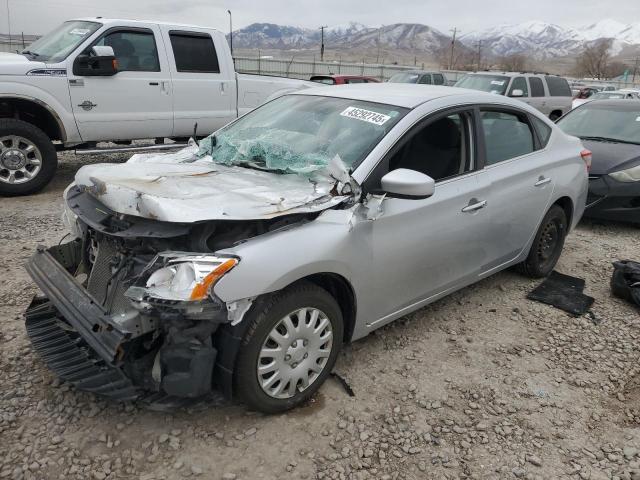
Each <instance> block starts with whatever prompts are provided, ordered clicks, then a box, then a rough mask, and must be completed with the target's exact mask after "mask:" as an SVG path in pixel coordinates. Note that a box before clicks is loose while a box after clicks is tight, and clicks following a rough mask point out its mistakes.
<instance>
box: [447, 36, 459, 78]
mask: <svg viewBox="0 0 640 480" xmlns="http://www.w3.org/2000/svg"><path fill="white" fill-rule="evenodd" d="M449 31H450V32H453V37H452V38H451V56H450V57H449V70H453V49H454V48H456V33H458V28H457V27H453V30H449Z"/></svg>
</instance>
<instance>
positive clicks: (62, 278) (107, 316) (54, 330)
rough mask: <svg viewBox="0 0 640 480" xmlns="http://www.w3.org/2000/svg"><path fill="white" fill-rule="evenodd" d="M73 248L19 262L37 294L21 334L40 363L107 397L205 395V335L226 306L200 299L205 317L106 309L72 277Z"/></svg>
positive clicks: (209, 359) (209, 353)
mask: <svg viewBox="0 0 640 480" xmlns="http://www.w3.org/2000/svg"><path fill="white" fill-rule="evenodd" d="M81 250H82V248H81V242H80V241H79V240H76V241H73V242H70V243H67V244H63V245H59V246H56V247H52V248H49V249H45V248H44V247H39V248H38V250H37V251H36V253H35V254H34V255H33V257H32V258H31V259H30V260H29V261H28V263H27V266H26V268H27V271H28V272H29V274H30V275H31V277H32V278H33V280H34V282H35V283H36V284H37V286H38V287H39V288H40V289H41V290H42V292H43V294H44V296H37V297H36V298H34V300H33V301H32V303H31V305H30V306H29V308H28V309H27V311H26V314H25V317H26V328H27V333H28V335H29V337H30V339H31V341H32V343H33V346H34V348H35V349H36V351H38V353H39V354H40V355H41V357H42V358H43V360H44V361H45V362H46V363H47V364H48V366H49V367H50V368H51V369H52V370H53V371H54V372H55V373H56V374H57V375H58V376H60V377H61V378H62V379H64V380H66V381H68V382H70V383H71V384H73V385H74V386H75V387H77V388H78V389H79V390H85V391H89V392H93V393H96V394H100V395H103V396H107V397H110V398H112V399H115V400H133V399H136V398H140V397H142V396H155V397H157V396H158V395H160V396H167V397H181V398H198V397H201V396H203V395H206V394H207V393H209V392H210V391H211V389H212V387H213V384H214V383H215V379H214V367H215V366H216V357H217V354H218V350H217V348H216V347H215V346H214V343H213V339H214V334H215V333H216V331H217V329H218V327H219V326H220V325H221V324H223V323H228V321H229V320H228V313H227V308H226V306H225V305H224V304H223V303H222V302H219V301H214V300H213V299H210V300H208V301H207V302H206V305H205V306H204V310H203V311H205V312H206V320H203V318H202V315H201V316H200V317H197V316H196V318H190V317H189V315H188V314H185V313H184V312H183V311H181V310H180V309H179V308H175V306H174V305H171V304H168V305H150V306H148V308H147V309H146V312H140V311H137V310H136V309H135V308H133V307H131V308H130V309H127V310H122V309H121V310H118V311H117V312H113V311H109V309H108V307H105V306H104V302H101V301H99V300H97V299H96V296H95V295H92V294H91V293H90V292H89V291H88V290H87V289H86V288H85V286H84V284H83V283H82V280H81V279H80V278H79V277H78V276H74V272H76V271H77V270H78V265H80V263H81V260H80V258H81V255H82V253H81ZM90 275H91V274H90ZM85 283H86V281H85ZM118 291H119V292H120V293H121V291H122V290H121V289H120V290H118ZM116 293H118V292H116ZM106 296H107V295H105V297H106ZM118 302H120V303H119V304H120V305H122V304H123V303H122V302H125V303H126V300H125V299H120V300H119V301H118ZM118 302H116V303H118ZM169 303H171V302H169ZM226 370H227V374H228V373H230V372H229V371H228V370H229V369H228V368H227V369H226ZM227 376H228V375H227Z"/></svg>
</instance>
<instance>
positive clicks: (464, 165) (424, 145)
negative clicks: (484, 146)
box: [389, 112, 473, 181]
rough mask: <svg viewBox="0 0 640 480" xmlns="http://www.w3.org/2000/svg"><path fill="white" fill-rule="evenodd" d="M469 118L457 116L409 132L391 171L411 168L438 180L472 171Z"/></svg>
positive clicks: (391, 163) (467, 114)
mask: <svg viewBox="0 0 640 480" xmlns="http://www.w3.org/2000/svg"><path fill="white" fill-rule="evenodd" d="M470 118H471V113H468V112H462V113H455V114H452V115H449V116H447V117H443V118H440V119H439V120H436V121H434V122H432V123H429V124H427V125H426V126H423V127H418V128H417V130H414V131H412V132H409V133H408V136H409V137H408V138H409V139H408V141H406V143H405V144H404V145H403V146H402V148H400V150H398V151H397V152H396V153H395V154H394V155H393V157H391V158H390V159H389V171H391V170H396V169H398V168H408V169H410V170H417V171H418V172H422V173H424V174H426V175H429V176H430V177H431V178H433V179H434V180H436V181H438V180H443V179H445V178H450V177H453V176H456V175H460V174H462V173H465V172H468V171H470V170H472V169H473V162H472V158H471V148H470V135H469V132H470V128H469V125H470Z"/></svg>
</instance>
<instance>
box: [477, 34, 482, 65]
mask: <svg viewBox="0 0 640 480" xmlns="http://www.w3.org/2000/svg"><path fill="white" fill-rule="evenodd" d="M477 46H478V70H482V67H481V66H480V59H481V58H482V40H478V45H477Z"/></svg>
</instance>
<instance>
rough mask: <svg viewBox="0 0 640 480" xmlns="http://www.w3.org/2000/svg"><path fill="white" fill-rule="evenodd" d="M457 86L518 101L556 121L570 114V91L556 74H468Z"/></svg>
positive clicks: (566, 84)
mask: <svg viewBox="0 0 640 480" xmlns="http://www.w3.org/2000/svg"><path fill="white" fill-rule="evenodd" d="M454 86H455V87H461V88H470V89H472V90H482V91H484V92H491V93H495V94H498V95H506V96H508V97H514V98H519V99H520V100H522V101H523V102H525V103H528V104H529V105H531V106H532V107H534V108H537V109H538V110H540V111H541V112H542V113H544V114H545V115H547V116H548V117H549V118H550V119H551V120H554V121H555V120H557V119H558V118H560V117H561V116H562V115H564V114H565V113H567V112H569V111H571V101H572V95H571V88H570V87H569V83H568V82H567V81H566V80H565V79H564V78H562V77H559V76H557V75H549V74H546V73H545V74H542V73H514V72H500V73H498V72H486V73H469V74H467V75H465V76H464V77H462V78H461V79H460V80H458V81H457V82H456V84H455V85H454Z"/></svg>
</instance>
